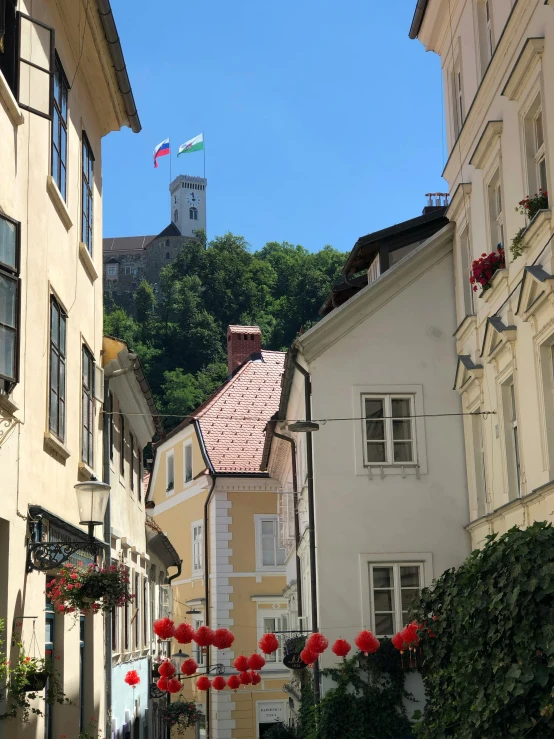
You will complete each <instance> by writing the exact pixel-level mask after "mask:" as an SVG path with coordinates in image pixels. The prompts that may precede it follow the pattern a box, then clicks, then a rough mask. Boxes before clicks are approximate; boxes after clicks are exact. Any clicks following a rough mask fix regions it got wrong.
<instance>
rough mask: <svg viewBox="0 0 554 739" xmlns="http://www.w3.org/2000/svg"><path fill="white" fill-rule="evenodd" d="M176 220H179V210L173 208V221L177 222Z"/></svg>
mask: <svg viewBox="0 0 554 739" xmlns="http://www.w3.org/2000/svg"><path fill="white" fill-rule="evenodd" d="M178 220H179V211H178V210H177V208H175V210H174V211H173V223H177V221H178Z"/></svg>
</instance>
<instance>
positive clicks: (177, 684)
mask: <svg viewBox="0 0 554 739" xmlns="http://www.w3.org/2000/svg"><path fill="white" fill-rule="evenodd" d="M182 687H183V686H182V685H181V681H180V680H177V678H176V677H172V678H171V680H168V681H167V692H168V693H178V692H179V691H180V690H181V689H182Z"/></svg>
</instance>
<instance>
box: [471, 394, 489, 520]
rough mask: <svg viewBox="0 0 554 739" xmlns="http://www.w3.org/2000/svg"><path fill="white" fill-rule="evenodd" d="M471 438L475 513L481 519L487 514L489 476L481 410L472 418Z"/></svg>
mask: <svg viewBox="0 0 554 739" xmlns="http://www.w3.org/2000/svg"><path fill="white" fill-rule="evenodd" d="M471 437H472V439H471V442H472V447H473V455H474V468H475V506H476V511H475V512H476V515H477V517H478V518H479V517H481V516H484V515H485V514H486V513H487V475H486V468H485V445H484V438H483V416H482V415H481V413H480V409H479V408H478V409H477V410H476V411H475V412H474V415H472V416H471Z"/></svg>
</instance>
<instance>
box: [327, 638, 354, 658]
mask: <svg viewBox="0 0 554 739" xmlns="http://www.w3.org/2000/svg"><path fill="white" fill-rule="evenodd" d="M351 649H352V647H351V646H350V644H349V643H348V642H347V641H346V639H337V641H336V642H335V643H334V644H333V646H332V647H331V650H332V652H333V653H334V654H336V655H337V657H346V655H347V654H348V652H349V651H350V650H351Z"/></svg>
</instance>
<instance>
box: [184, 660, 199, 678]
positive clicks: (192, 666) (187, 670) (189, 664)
mask: <svg viewBox="0 0 554 739" xmlns="http://www.w3.org/2000/svg"><path fill="white" fill-rule="evenodd" d="M197 669H198V665H197V664H196V662H195V661H194V660H193V659H186V660H185V661H184V662H183V664H182V665H181V672H182V673H183V675H187V676H188V677H190V676H191V675H194V673H195V672H196V670H197Z"/></svg>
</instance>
